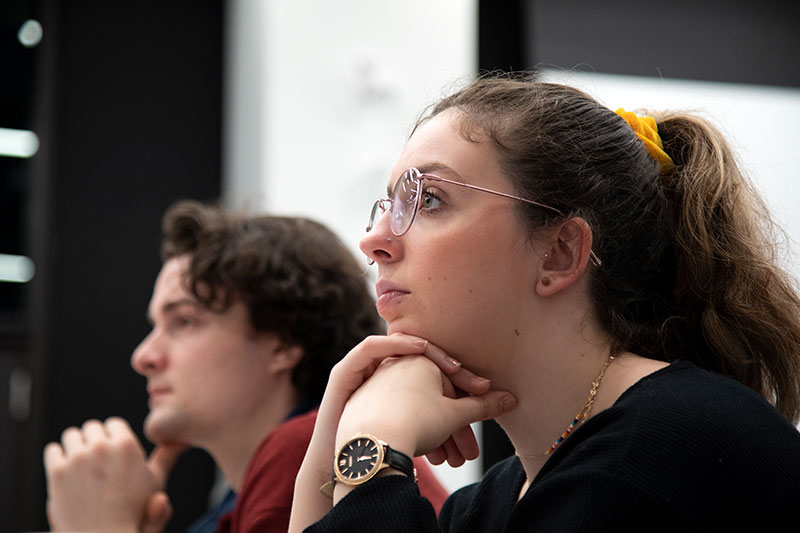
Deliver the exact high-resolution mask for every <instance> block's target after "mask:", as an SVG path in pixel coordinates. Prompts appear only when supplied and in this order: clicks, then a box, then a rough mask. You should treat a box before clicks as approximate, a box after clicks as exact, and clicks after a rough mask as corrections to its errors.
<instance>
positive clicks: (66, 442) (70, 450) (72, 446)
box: [61, 427, 85, 457]
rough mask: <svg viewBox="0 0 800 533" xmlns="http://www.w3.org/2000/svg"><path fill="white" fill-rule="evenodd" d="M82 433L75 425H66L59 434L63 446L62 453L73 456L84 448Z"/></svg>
mask: <svg viewBox="0 0 800 533" xmlns="http://www.w3.org/2000/svg"><path fill="white" fill-rule="evenodd" d="M84 445H85V444H84V442H83V435H82V434H81V431H80V430H79V429H78V428H76V427H68V428H67V429H65V430H64V432H63V433H62V434H61V447H62V448H64V455H66V456H67V457H70V456H73V455H75V454H77V453H80V451H81V450H82V449H83V448H84Z"/></svg>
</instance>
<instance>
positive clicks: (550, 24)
mask: <svg viewBox="0 0 800 533" xmlns="http://www.w3.org/2000/svg"><path fill="white" fill-rule="evenodd" d="M528 4H529V10H528V16H529V19H528V24H527V26H528V33H527V39H528V41H527V42H528V50H529V52H530V53H529V55H528V59H529V63H528V65H527V66H528V67H539V66H548V65H550V66H557V67H562V68H573V67H578V68H579V69H580V70H589V71H597V72H605V73H613V74H629V75H638V76H657V77H662V76H663V77H665V78H685V79H697V80H709V81H722V82H735V83H752V84H762V85H781V86H794V87H798V86H800V68H798V67H797V56H798V53H800V32H798V31H797V29H798V25H800V3H798V2H786V1H782V0H766V1H762V2H752V1H748V0H698V1H691V0H683V1H677V2H669V3H665V2H640V1H636V0H607V1H603V2H596V1H592V0H571V1H569V2H564V1H562V0H528Z"/></svg>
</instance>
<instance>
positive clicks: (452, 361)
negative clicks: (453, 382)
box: [447, 357, 461, 368]
mask: <svg viewBox="0 0 800 533" xmlns="http://www.w3.org/2000/svg"><path fill="white" fill-rule="evenodd" d="M447 362H448V363H450V366H454V367H456V368H458V367H460V366H461V361H456V360H455V359H453V358H452V357H448V358H447Z"/></svg>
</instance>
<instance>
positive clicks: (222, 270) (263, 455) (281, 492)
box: [45, 202, 447, 531]
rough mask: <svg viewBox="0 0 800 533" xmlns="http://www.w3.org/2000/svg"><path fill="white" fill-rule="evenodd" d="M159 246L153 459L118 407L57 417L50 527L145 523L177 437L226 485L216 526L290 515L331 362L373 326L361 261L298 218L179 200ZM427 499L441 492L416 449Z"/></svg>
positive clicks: (148, 353)
mask: <svg viewBox="0 0 800 533" xmlns="http://www.w3.org/2000/svg"><path fill="white" fill-rule="evenodd" d="M162 257H163V260H164V264H163V267H162V269H161V272H160V273H159V275H158V278H157V280H156V283H155V288H154V291H153V297H152V299H151V301H150V306H149V309H148V316H149V318H150V320H151V322H152V324H153V329H152V331H151V332H150V334H149V335H148V336H147V337H146V338H145V339H144V340H143V341H142V342H141V344H140V345H139V346H138V347H137V348H136V350H135V351H134V353H133V357H132V359H131V364H132V366H133V368H134V369H135V370H136V371H137V372H138V373H140V374H142V375H143V376H145V377H146V378H147V390H148V393H149V406H150V412H149V414H148V415H147V418H146V420H145V426H144V429H145V435H146V436H147V438H148V439H149V440H151V441H152V442H154V443H156V444H157V446H156V448H155V450H154V451H153V453H152V454H151V456H150V458H149V459H147V460H146V459H145V457H144V452H143V450H142V447H141V445H140V443H139V442H138V440H137V439H136V437H135V435H134V434H133V432H132V431H131V429H130V427H129V426H128V425H127V423H126V422H125V421H124V420H122V419H119V418H111V419H108V420H107V421H105V422H104V423H101V422H100V421H97V420H90V421H87V422H86V423H84V424H83V426H82V427H81V428H80V429H78V428H68V429H67V430H65V431H64V433H63V435H62V440H61V443H60V444H59V443H50V444H48V445H47V447H46V448H45V468H46V470H47V484H48V515H49V518H50V522H51V527H52V528H53V529H54V530H56V529H61V530H71V531H84V530H102V531H112V530H113V531H126V530H131V531H142V530H144V531H151V530H152V531H157V530H159V529H161V528H162V527H163V526H164V525H165V523H166V521H167V520H168V518H169V515H170V510H169V502H168V501H167V498H166V495H165V494H164V492H163V488H164V483H165V480H166V478H167V476H168V474H169V470H170V468H171V466H172V464H173V463H174V460H175V459H176V458H177V456H178V454H179V453H180V452H181V451H182V450H183V449H184V448H185V446H186V445H190V446H197V447H201V448H203V449H205V450H206V451H207V452H208V453H209V454H210V455H211V456H212V457H213V459H214V460H215V462H216V464H217V466H218V467H219V469H220V470H221V472H222V473H223V474H224V476H225V478H226V480H227V482H228V483H229V485H230V486H231V487H232V488H233V489H234V491H235V492H236V493H237V498H236V499H237V501H236V507H235V508H234V509H233V511H232V512H231V513H229V514H227V515H225V516H224V517H223V518H222V520H221V521H220V522H219V530H220V531H246V530H253V529H255V528H257V529H258V530H259V531H286V529H287V527H288V521H289V514H290V509H291V502H292V492H293V488H294V479H295V476H296V473H297V470H298V468H299V467H300V464H301V462H302V459H303V456H304V454H305V450H306V448H307V446H308V442H309V439H310V438H311V433H312V431H313V426H314V420H315V416H316V411H315V409H314V407H315V405H316V404H317V403H318V402H319V400H320V399H321V397H322V394H323V392H324V389H325V384H326V382H327V378H328V374H329V373H330V370H331V368H332V366H333V365H334V364H335V363H336V362H337V361H338V360H339V359H341V358H342V357H343V356H344V355H345V354H346V353H347V352H348V351H349V350H350V349H351V348H352V347H353V346H355V345H356V344H357V343H358V342H360V341H361V340H362V339H363V338H364V337H366V336H367V335H370V334H374V333H382V332H383V331H384V326H383V323H382V322H381V319H380V318H379V317H378V315H377V313H376V310H375V305H374V302H373V300H372V297H371V296H370V294H369V290H368V288H367V284H366V282H365V279H364V277H363V270H362V268H361V267H360V266H359V265H358V263H357V262H356V261H355V259H354V258H353V256H352V255H351V254H350V253H349V252H348V251H347V249H346V248H345V247H344V245H343V244H342V243H341V242H340V241H339V239H338V238H337V237H336V236H335V235H334V234H333V233H331V232H330V231H329V230H328V229H327V228H325V227H324V226H322V225H320V224H318V223H316V222H313V221H311V220H307V219H301V218H288V217H266V216H264V217H244V216H236V215H231V214H227V213H225V212H223V211H222V210H220V209H218V208H214V207H209V206H204V205H202V204H198V203H195V202H181V203H178V204H176V205H175V206H173V207H172V208H170V209H169V210H168V211H167V213H166V215H165V217H164V240H163V245H162ZM415 466H416V467H417V469H418V472H419V477H420V489H421V491H422V493H423V495H426V496H427V497H428V498H429V499H430V500H431V502H432V503H433V505H434V507H435V508H436V509H437V510H438V509H439V508H440V507H441V504H442V503H443V501H444V499H445V498H446V496H447V494H446V491H445V490H444V488H443V487H442V486H441V485H440V484H439V483H438V482H437V481H436V479H435V477H434V476H433V474H432V472H431V471H430V469H428V468H427V467H426V465H425V463H424V462H419V460H415Z"/></svg>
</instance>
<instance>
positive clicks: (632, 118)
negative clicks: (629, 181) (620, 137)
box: [617, 107, 675, 174]
mask: <svg viewBox="0 0 800 533" xmlns="http://www.w3.org/2000/svg"><path fill="white" fill-rule="evenodd" d="M617 115H619V116H621V117H622V118H624V119H625V122H627V123H628V125H629V126H630V127H631V128H633V131H634V132H636V136H637V137H639V139H640V140H641V141H642V142H643V143H644V146H645V148H647V152H648V153H649V154H650V157H652V158H653V159H655V160H656V162H657V163H658V164H659V165H661V173H662V174H666V173H667V172H669V171H670V170H672V169H673V168H674V167H675V163H674V162H673V161H672V158H671V157H670V156H668V155H667V153H666V152H665V151H664V145H663V144H661V137H660V136H659V135H658V126H657V125H656V119H654V118H653V117H640V116H638V115H636V113H633V112H631V111H625V110H624V109H623V108H621V107H620V108H619V109H617Z"/></svg>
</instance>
